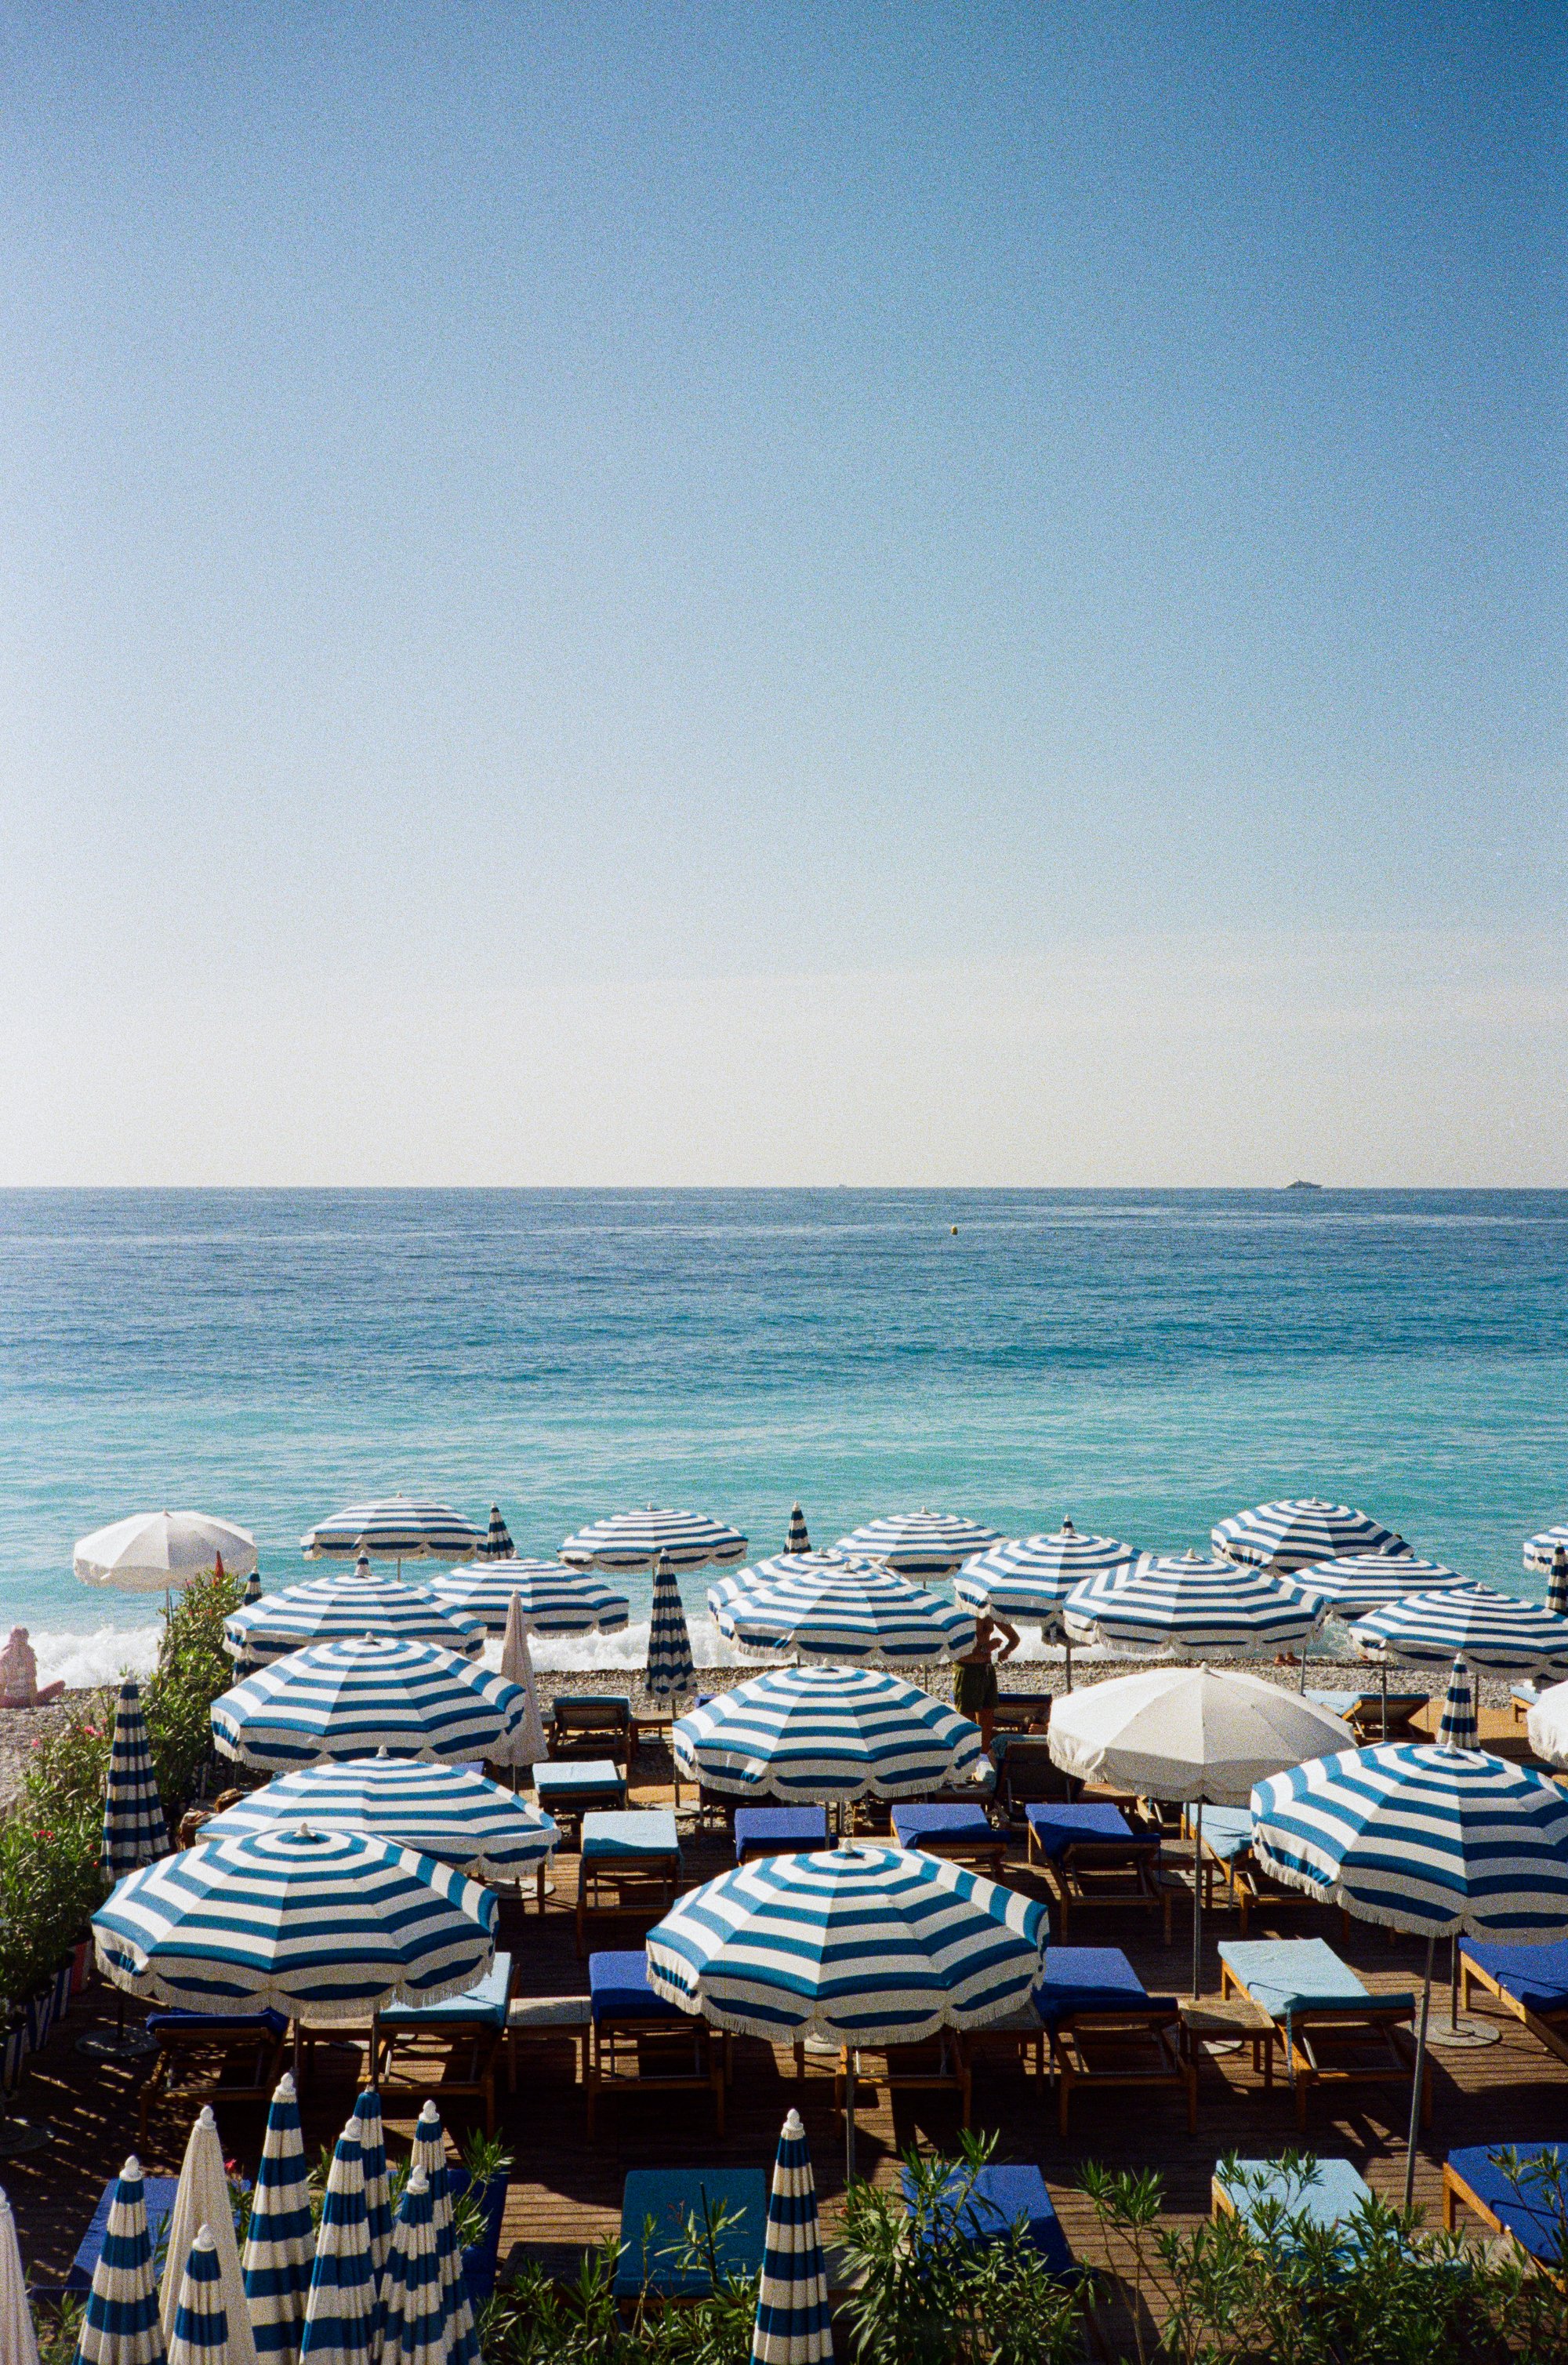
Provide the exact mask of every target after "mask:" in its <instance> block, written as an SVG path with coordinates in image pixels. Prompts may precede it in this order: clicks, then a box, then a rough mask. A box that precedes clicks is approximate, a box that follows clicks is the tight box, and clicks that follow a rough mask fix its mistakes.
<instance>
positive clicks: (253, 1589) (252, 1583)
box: [243, 1568, 262, 1609]
mask: <svg viewBox="0 0 1568 2365" xmlns="http://www.w3.org/2000/svg"><path fill="white" fill-rule="evenodd" d="M261 1597H262V1572H261V1570H260V1569H259V1568H253V1569H252V1571H251V1574H250V1575H249V1576H248V1577H247V1578H246V1579H245V1595H244V1602H243V1607H244V1608H247V1609H249V1608H250V1606H251V1604H252V1601H259V1600H260V1599H261Z"/></svg>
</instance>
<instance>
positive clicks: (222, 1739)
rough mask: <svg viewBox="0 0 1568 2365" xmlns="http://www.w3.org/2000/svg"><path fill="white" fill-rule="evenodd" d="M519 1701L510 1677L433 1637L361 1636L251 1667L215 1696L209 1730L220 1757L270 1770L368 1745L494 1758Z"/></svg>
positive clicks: (405, 1752) (518, 1714)
mask: <svg viewBox="0 0 1568 2365" xmlns="http://www.w3.org/2000/svg"><path fill="white" fill-rule="evenodd" d="M527 1706H528V1701H527V1698H526V1697H525V1695H524V1694H523V1693H522V1692H521V1691H520V1690H519V1688H518V1687H517V1686H516V1684H509V1683H508V1682H507V1681H506V1679H505V1677H504V1676H496V1675H491V1674H490V1673H489V1672H488V1671H487V1669H486V1668H484V1667H478V1666H471V1665H470V1664H469V1663H468V1662H467V1661H466V1660H465V1659H459V1658H456V1657H454V1654H453V1653H452V1652H450V1651H442V1650H441V1649H439V1648H438V1647H437V1646H436V1644H434V1643H433V1642H395V1641H391V1640H383V1639H382V1638H381V1637H380V1636H379V1635H362V1636H360V1637H359V1638H358V1639H357V1640H355V1639H350V1640H347V1641H345V1642H318V1643H315V1644H313V1645H312V1647H311V1648H310V1649H309V1650H308V1651H294V1652H291V1653H289V1655H288V1657H287V1658H286V1659H277V1660H274V1663H273V1664H272V1665H271V1666H267V1667H258V1668H257V1670H256V1672H255V1673H254V1675H251V1676H246V1677H245V1679H244V1681H243V1683H239V1684H236V1685H235V1686H234V1687H233V1689H232V1690H231V1691H227V1692H224V1693H223V1694H222V1695H221V1696H220V1698H218V1699H216V1700H214V1702H213V1704H212V1732H213V1738H214V1740H215V1741H216V1742H217V1743H218V1748H219V1749H220V1750H221V1751H222V1753H223V1754H224V1755H225V1756H226V1757H237V1758H239V1759H240V1761H241V1764H242V1765H258V1766H261V1767H262V1768H263V1769H264V1770H265V1771H267V1772H269V1773H272V1772H286V1771H287V1770H288V1769H289V1767H291V1766H294V1765H311V1764H313V1763H314V1762H315V1760H316V1759H317V1758H318V1757H364V1756H365V1755H366V1754H369V1753H372V1752H374V1751H375V1750H377V1749H389V1750H391V1751H392V1753H393V1754H394V1755H401V1756H405V1757H439V1758H444V1759H446V1760H448V1761H450V1762H458V1763H461V1762H463V1761H465V1760H466V1761H472V1760H475V1759H479V1758H485V1757H493V1756H494V1755H495V1754H496V1748H497V1744H498V1743H501V1742H505V1741H508V1740H510V1738H511V1736H512V1735H513V1733H514V1732H516V1731H517V1728H518V1726H519V1725H520V1724H521V1721H522V1717H523V1713H524V1711H525V1709H527Z"/></svg>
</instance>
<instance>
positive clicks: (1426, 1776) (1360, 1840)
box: [1252, 1743, 1568, 2208]
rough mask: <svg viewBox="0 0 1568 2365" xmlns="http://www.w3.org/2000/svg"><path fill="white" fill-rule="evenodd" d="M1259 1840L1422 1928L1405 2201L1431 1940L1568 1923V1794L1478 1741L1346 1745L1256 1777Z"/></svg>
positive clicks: (1390, 1919) (1526, 1932) (1504, 1934)
mask: <svg viewBox="0 0 1568 2365" xmlns="http://www.w3.org/2000/svg"><path fill="white" fill-rule="evenodd" d="M1252 1852H1253V1855H1254V1856H1255V1857H1256V1858H1257V1860H1258V1862H1259V1863H1260V1865H1261V1866H1263V1868H1264V1870H1265V1871H1267V1872H1270V1873H1272V1874H1273V1875H1274V1876H1275V1877H1276V1878H1278V1879H1281V1880H1284V1881H1288V1882H1290V1883H1292V1884H1293V1885H1294V1887H1296V1888H1298V1889H1305V1890H1306V1891H1307V1892H1308V1893H1309V1894H1310V1895H1312V1896H1314V1897H1319V1898H1322V1899H1323V1900H1325V1901H1326V1902H1327V1903H1329V1904H1334V1905H1340V1906H1343V1907H1344V1909H1345V1910H1346V1911H1347V1912H1350V1913H1354V1914H1356V1915H1358V1916H1359V1917H1360V1918H1361V1920H1363V1921H1367V1922H1382V1923H1383V1924H1384V1925H1385V1926H1386V1927H1388V1928H1391V1929H1394V1930H1406V1931H1411V1932H1414V1933H1417V1934H1418V1935H1425V1937H1426V1939H1427V1967H1426V1982H1425V1986H1424V1988H1423V1991H1422V2001H1421V2012H1420V2017H1419V2021H1418V2023H1417V2058H1416V2076H1415V2083H1414V2086H1413V2089H1412V2093H1411V2102H1410V2140H1409V2147H1408V2151H1407V2154H1406V2180H1405V2203H1406V2208H1408V2207H1409V2206H1410V2201H1411V2195H1412V2192H1413V2191H1414V2184H1415V2173H1416V2138H1417V2128H1418V2123H1419V2103H1420V2093H1421V2080H1422V2076H1423V2072H1424V2065H1425V2059H1426V2049H1427V2030H1428V2021H1429V2018H1430V2008H1431V1988H1432V1965H1433V1956H1434V1952H1435V1948H1436V1944H1437V1940H1438V1939H1439V1936H1447V1935H1458V1934H1460V1933H1467V1934H1469V1935H1471V1936H1476V1937H1484V1938H1492V1939H1501V1940H1505V1941H1516V1942H1518V1941H1522V1942H1524V1943H1526V1944H1531V1943H1539V1942H1542V1941H1545V1940H1548V1939H1554V1938H1559V1937H1561V1936H1562V1933H1564V1931H1568V1798H1564V1797H1563V1795H1562V1791H1561V1790H1560V1789H1559V1788H1558V1787H1557V1785H1556V1783H1555V1782H1551V1781H1549V1780H1547V1779H1546V1778H1545V1777H1543V1776H1541V1775H1539V1774H1535V1773H1532V1772H1530V1771H1529V1768H1528V1767H1526V1766H1523V1765H1507V1764H1506V1763H1505V1761H1504V1760H1503V1759H1502V1758H1499V1757H1490V1756H1487V1755H1485V1754H1484V1753H1482V1752H1481V1751H1478V1750H1458V1749H1449V1748H1443V1747H1440V1746H1439V1747H1433V1746H1431V1745H1429V1744H1412V1743H1385V1744H1384V1745H1383V1747H1381V1748H1377V1749H1353V1750H1346V1751H1344V1752H1342V1753H1341V1754H1338V1755H1336V1756H1333V1757H1318V1758H1314V1759H1312V1760H1311V1761H1310V1762H1309V1763H1308V1764H1306V1765H1296V1766H1293V1767H1292V1768H1291V1769H1290V1771H1289V1772H1288V1773H1284V1774H1275V1775H1272V1776H1271V1777H1270V1778H1269V1779H1268V1780H1267V1781H1266V1782H1260V1783H1259V1784H1258V1786H1257V1788H1255V1789H1254V1790H1253V1793H1252Z"/></svg>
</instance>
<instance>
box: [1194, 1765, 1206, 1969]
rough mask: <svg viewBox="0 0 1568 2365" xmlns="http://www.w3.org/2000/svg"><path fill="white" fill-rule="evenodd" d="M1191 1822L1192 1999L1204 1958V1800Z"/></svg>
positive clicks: (1201, 1801) (1198, 1803) (1199, 1804)
mask: <svg viewBox="0 0 1568 2365" xmlns="http://www.w3.org/2000/svg"><path fill="white" fill-rule="evenodd" d="M1197 1806H1198V1811H1197V1814H1196V1816H1195V1818H1194V1820H1193V2002H1194V2003H1196V2001H1197V2000H1198V1998H1199V1996H1200V1995H1202V1993H1203V1984H1202V1982H1203V1959H1204V1802H1203V1800H1202V1799H1199V1800H1198V1802H1197Z"/></svg>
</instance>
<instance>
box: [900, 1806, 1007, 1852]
mask: <svg viewBox="0 0 1568 2365" xmlns="http://www.w3.org/2000/svg"><path fill="white" fill-rule="evenodd" d="M892 1823H893V1831H894V1833H895V1835H896V1837H897V1839H898V1841H899V1844H900V1845H901V1846H902V1847H918V1846H919V1845H920V1843H921V1841H922V1840H925V1839H946V1840H952V1839H964V1838H966V1837H969V1838H974V1839H977V1840H993V1839H995V1837H996V1831H995V1828H994V1826H993V1825H992V1823H991V1817H990V1816H989V1815H988V1814H987V1813H986V1810H985V1809H984V1808H983V1807H980V1806H969V1805H967V1804H959V1803H958V1801H957V1800H951V1801H946V1802H944V1803H942V1804H941V1805H938V1806H931V1807H922V1806H905V1805H902V1804H901V1805H899V1806H896V1807H895V1808H894V1809H893V1815H892Z"/></svg>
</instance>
